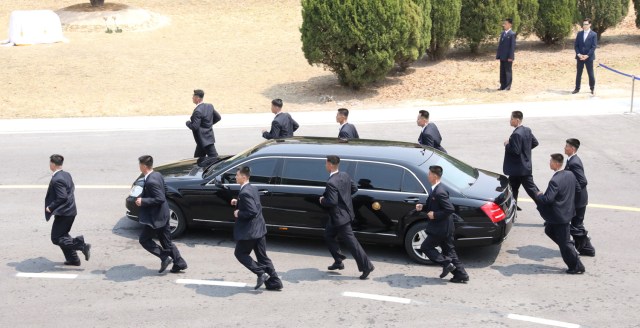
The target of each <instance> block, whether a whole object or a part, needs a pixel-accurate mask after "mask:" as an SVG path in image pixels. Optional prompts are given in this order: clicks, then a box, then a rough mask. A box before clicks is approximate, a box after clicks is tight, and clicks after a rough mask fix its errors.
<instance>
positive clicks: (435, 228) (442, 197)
mask: <svg viewBox="0 0 640 328" xmlns="http://www.w3.org/2000/svg"><path fill="white" fill-rule="evenodd" d="M455 210H456V209H455V207H453V204H452V203H451V201H450V200H449V192H447V190H446V189H445V188H444V186H442V183H439V184H438V185H437V186H436V188H435V189H433V191H432V192H431V195H429V197H428V198H427V202H426V204H425V205H424V206H423V207H422V211H423V212H426V213H429V212H431V211H433V218H434V219H433V220H430V219H428V218H427V229H426V231H427V233H428V234H431V235H435V236H448V235H449V234H452V233H453V231H454V226H453V217H452V216H451V214H453V213H454V212H455Z"/></svg>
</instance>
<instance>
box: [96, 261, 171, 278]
mask: <svg viewBox="0 0 640 328" xmlns="http://www.w3.org/2000/svg"><path fill="white" fill-rule="evenodd" d="M91 274H94V275H104V279H105V280H111V281H113V282H126V281H135V280H140V279H142V278H144V277H151V276H159V275H162V274H161V273H158V271H157V269H155V270H154V269H149V268H146V267H143V266H139V265H135V264H123V265H118V266H114V267H112V268H111V269H108V270H95V271H93V272H91Z"/></svg>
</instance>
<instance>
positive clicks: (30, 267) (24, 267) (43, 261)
mask: <svg viewBox="0 0 640 328" xmlns="http://www.w3.org/2000/svg"><path fill="white" fill-rule="evenodd" d="M7 265H8V266H10V267H14V268H15V269H16V271H18V272H28V273H41V272H51V271H54V272H56V271H57V272H70V271H74V272H80V271H84V269H83V268H82V267H76V266H67V265H64V264H63V263H62V262H53V261H51V260H49V259H47V258H44V257H42V256H40V257H36V258H31V259H26V260H24V261H22V262H10V263H7Z"/></svg>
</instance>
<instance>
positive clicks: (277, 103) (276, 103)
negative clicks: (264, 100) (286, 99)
mask: <svg viewBox="0 0 640 328" xmlns="http://www.w3.org/2000/svg"><path fill="white" fill-rule="evenodd" d="M271 105H274V106H276V107H278V108H282V99H280V98H277V99H274V100H271Z"/></svg>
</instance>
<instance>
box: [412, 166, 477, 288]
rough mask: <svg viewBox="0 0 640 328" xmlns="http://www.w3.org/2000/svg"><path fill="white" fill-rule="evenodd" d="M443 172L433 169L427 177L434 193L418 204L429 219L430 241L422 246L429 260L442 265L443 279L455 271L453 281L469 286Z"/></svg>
mask: <svg viewBox="0 0 640 328" xmlns="http://www.w3.org/2000/svg"><path fill="white" fill-rule="evenodd" d="M442 173H443V172H442V167H440V166H437V165H432V166H430V167H429V175H428V177H427V178H428V179H429V183H430V184H431V194H430V195H429V198H427V202H426V204H425V205H424V206H423V205H422V204H416V210H417V211H424V212H427V219H428V220H427V229H426V230H425V232H426V233H427V238H426V239H425V240H424V242H423V243H422V245H420V250H421V251H422V252H423V253H424V254H425V255H427V257H428V258H429V260H431V261H432V262H434V263H438V264H439V265H441V266H442V273H441V274H440V278H444V277H446V276H447V275H448V274H449V272H452V273H453V278H451V279H450V280H449V281H451V282H455V283H466V282H467V281H469V274H467V271H466V270H465V269H464V266H463V264H462V262H460V259H458V254H457V253H456V249H455V246H454V245H453V233H454V231H455V227H454V224H453V217H454V216H455V215H456V214H455V208H454V207H453V204H452V203H451V201H450V200H449V192H448V191H447V190H446V189H445V187H444V186H443V185H442V184H441V183H440V179H441V178H442ZM438 246H440V248H441V249H442V253H440V252H438V250H437V249H436V247H438Z"/></svg>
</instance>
